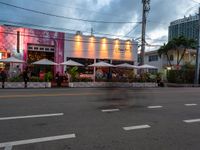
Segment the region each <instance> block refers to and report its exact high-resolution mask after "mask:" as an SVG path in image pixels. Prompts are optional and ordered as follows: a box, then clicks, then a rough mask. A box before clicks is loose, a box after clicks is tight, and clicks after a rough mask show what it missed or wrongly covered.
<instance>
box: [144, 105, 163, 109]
mask: <svg viewBox="0 0 200 150" xmlns="http://www.w3.org/2000/svg"><path fill="white" fill-rule="evenodd" d="M162 107H163V106H148V107H147V108H149V109H154V108H162Z"/></svg>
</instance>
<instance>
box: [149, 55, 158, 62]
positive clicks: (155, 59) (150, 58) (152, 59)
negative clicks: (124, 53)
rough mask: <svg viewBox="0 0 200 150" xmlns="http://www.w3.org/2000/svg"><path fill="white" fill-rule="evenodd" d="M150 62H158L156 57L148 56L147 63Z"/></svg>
mask: <svg viewBox="0 0 200 150" xmlns="http://www.w3.org/2000/svg"><path fill="white" fill-rule="evenodd" d="M151 61H158V55H151V56H149V62H151Z"/></svg>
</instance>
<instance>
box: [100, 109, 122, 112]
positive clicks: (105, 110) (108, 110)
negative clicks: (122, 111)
mask: <svg viewBox="0 0 200 150" xmlns="http://www.w3.org/2000/svg"><path fill="white" fill-rule="evenodd" d="M101 111H102V112H114V111H119V109H103V110H101Z"/></svg>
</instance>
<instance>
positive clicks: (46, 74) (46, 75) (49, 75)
mask: <svg viewBox="0 0 200 150" xmlns="http://www.w3.org/2000/svg"><path fill="white" fill-rule="evenodd" d="M44 80H45V82H50V81H52V80H53V75H52V73H51V72H47V73H45V75H44Z"/></svg>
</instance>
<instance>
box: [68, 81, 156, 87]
mask: <svg viewBox="0 0 200 150" xmlns="http://www.w3.org/2000/svg"><path fill="white" fill-rule="evenodd" d="M69 87H72V88H76V87H77V88H78V87H79V88H81V87H135V88H144V87H145V88H148V87H149V88H153V87H158V84H157V83H139V82H138V83H124V82H70V83H69Z"/></svg>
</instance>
